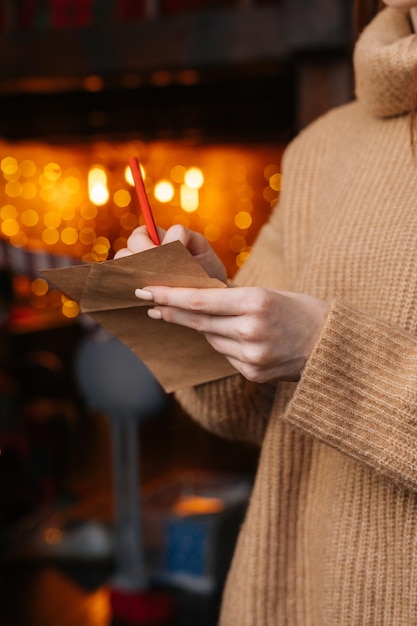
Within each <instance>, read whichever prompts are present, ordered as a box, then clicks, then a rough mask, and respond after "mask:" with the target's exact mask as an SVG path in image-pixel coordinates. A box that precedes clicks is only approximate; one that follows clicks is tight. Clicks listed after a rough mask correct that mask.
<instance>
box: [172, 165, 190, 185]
mask: <svg viewBox="0 0 417 626" xmlns="http://www.w3.org/2000/svg"><path fill="white" fill-rule="evenodd" d="M186 171H187V170H186V169H185V167H184V166H183V165H176V166H175V167H173V168H172V170H171V178H172V180H173V181H174V183H180V184H181V183H183V182H184V177H185V172H186Z"/></svg>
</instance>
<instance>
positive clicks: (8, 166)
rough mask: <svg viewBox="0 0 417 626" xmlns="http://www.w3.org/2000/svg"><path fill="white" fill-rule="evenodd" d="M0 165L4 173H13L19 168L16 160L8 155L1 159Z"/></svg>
mask: <svg viewBox="0 0 417 626" xmlns="http://www.w3.org/2000/svg"><path fill="white" fill-rule="evenodd" d="M0 167H1V170H2V172H4V174H15V173H16V172H17V171H18V169H19V166H18V163H17V160H16V159H15V158H13V157H10V156H9V157H5V158H4V159H2V160H1V163H0Z"/></svg>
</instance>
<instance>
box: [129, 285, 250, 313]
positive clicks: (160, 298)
mask: <svg viewBox="0 0 417 626" xmlns="http://www.w3.org/2000/svg"><path fill="white" fill-rule="evenodd" d="M144 291H145V294H144V293H143V292H144ZM135 294H136V296H137V297H139V298H143V299H147V300H150V299H152V300H153V302H155V304H161V305H166V306H170V307H176V308H179V309H184V310H186V311H191V312H192V311H195V312H200V313H206V314H210V315H224V316H234V315H244V314H245V313H246V312H247V310H248V292H247V289H245V288H239V287H235V288H233V289H223V288H221V289H193V288H183V287H160V286H156V287H155V286H151V287H145V288H144V289H143V290H142V289H136V290H135ZM149 294H152V296H151V297H149Z"/></svg>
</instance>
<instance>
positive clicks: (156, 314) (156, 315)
mask: <svg viewBox="0 0 417 626" xmlns="http://www.w3.org/2000/svg"><path fill="white" fill-rule="evenodd" d="M148 315H149V317H151V318H152V319H153V320H161V319H162V313H161V311H160V310H159V309H149V310H148Z"/></svg>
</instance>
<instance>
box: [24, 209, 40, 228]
mask: <svg viewBox="0 0 417 626" xmlns="http://www.w3.org/2000/svg"><path fill="white" fill-rule="evenodd" d="M21 219H22V224H24V225H25V226H36V224H37V223H38V222H39V215H38V214H37V213H36V211H34V210H33V209H26V210H25V211H23V213H22V217H21Z"/></svg>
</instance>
